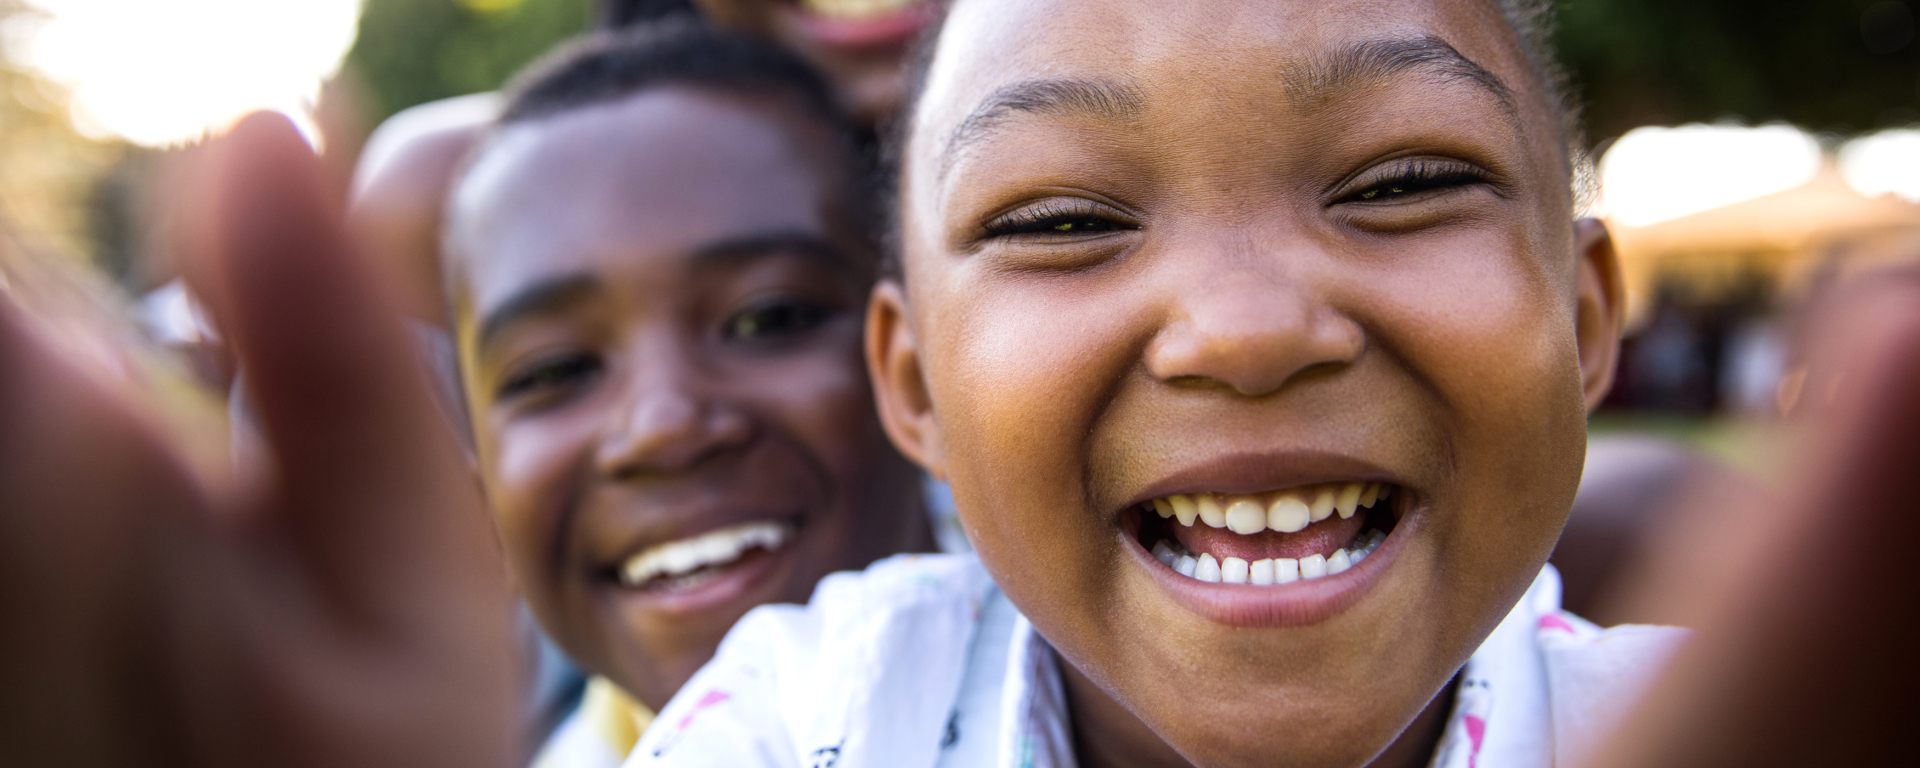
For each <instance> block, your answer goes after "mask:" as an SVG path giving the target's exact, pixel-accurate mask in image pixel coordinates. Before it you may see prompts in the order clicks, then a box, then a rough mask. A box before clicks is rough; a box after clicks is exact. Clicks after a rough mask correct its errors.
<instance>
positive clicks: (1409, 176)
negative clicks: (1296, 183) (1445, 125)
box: [1334, 160, 1489, 203]
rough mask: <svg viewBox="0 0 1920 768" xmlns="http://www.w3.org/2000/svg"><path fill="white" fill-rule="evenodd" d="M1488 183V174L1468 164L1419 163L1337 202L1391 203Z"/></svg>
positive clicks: (1414, 163)
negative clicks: (1430, 192) (1428, 193)
mask: <svg viewBox="0 0 1920 768" xmlns="http://www.w3.org/2000/svg"><path fill="white" fill-rule="evenodd" d="M1488 181H1489V179H1488V177H1487V174H1486V172H1484V171H1481V170H1480V169H1478V168H1475V167H1474V166H1472V165H1470V164H1467V163H1461V162H1450V161H1432V160H1417V161H1414V162H1411V163H1407V164H1405V165H1402V166H1399V167H1398V168H1395V169H1393V170H1391V171H1388V172H1387V173H1386V174H1385V175H1384V177H1383V178H1379V179H1377V180H1375V181H1374V182H1372V183H1370V184H1368V185H1366V186H1364V187H1361V188H1360V189H1359V190H1357V191H1355V192H1353V193H1351V194H1348V195H1346V196H1345V197H1342V198H1340V199H1338V200H1335V201H1334V202H1335V203H1380V202H1389V201H1393V200H1397V199H1403V198H1406V197H1411V196H1413V195H1417V194H1420V193H1422V192H1428V191H1432V190H1436V189H1455V188H1459V187H1466V186H1471V185H1474V184H1485V183H1487V182H1488Z"/></svg>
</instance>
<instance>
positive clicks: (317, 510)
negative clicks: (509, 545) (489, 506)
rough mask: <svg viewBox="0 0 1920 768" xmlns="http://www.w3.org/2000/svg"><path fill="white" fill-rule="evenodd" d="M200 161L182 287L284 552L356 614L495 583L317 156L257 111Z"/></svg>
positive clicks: (426, 404)
mask: <svg viewBox="0 0 1920 768" xmlns="http://www.w3.org/2000/svg"><path fill="white" fill-rule="evenodd" d="M212 155H213V157H212V158H211V159H210V161H209V165H210V170H209V179H208V182H207V186H208V191H207V192H206V195H207V203H208V206H207V207H206V208H205V210H204V212H203V213H201V215H203V216H204V217H205V218H204V219H203V220H202V221H201V222H200V223H198V224H196V225H193V226H191V227H190V229H192V230H194V231H196V232H199V233H201V234H200V235H199V236H198V237H196V238H195V239H196V240H198V241H200V242H202V243H205V248H204V249H203V251H204V252H203V253H200V254H195V255H194V256H195V257H196V258H198V259H199V262H198V263H197V264H195V265H194V268H193V270H192V271H191V274H192V275H193V279H194V282H195V283H196V287H197V288H198V290H199V291H200V293H201V294H202V295H203V296H204V297H205V298H206V300H207V303H208V304H209V305H210V306H211V308H212V309H213V311H214V312H215V314H216V315H217V316H218V317H219V320H220V324H221V326H222V327H223V328H225V329H226V331H227V334H228V336H229V340H230V342H231V344H232V345H233V348H234V351H235V353H236V357H237V359H238V360H239V362H240V365H241V367H242V368H243V369H244V371H245V372H246V378H247V380H248V382H249V390H250V391H249V394H250V396H251V398H252V402H253V403H254V405H255V407H256V408H257V411H258V416H259V420H260V424H261V427H262V429H263V431H264V432H265V434H266V437H267V442H268V444H269V445H270V446H271V449H272V454H273V455H272V459H273V463H274V466H275V471H276V474H277V475H278V477H279V480H280V482H279V484H278V497H279V500H280V504H279V505H280V506H281V507H283V508H284V510H285V514H284V519H283V520H282V521H280V522H282V523H284V524H285V525H286V526H287V527H288V532H289V539H290V543H291V545H292V546H293V547H294V548H295V550H296V551H299V552H302V553H304V554H305V555H307V558H308V560H309V562H310V564H311V565H312V566H314V567H316V568H318V569H320V570H321V571H322V575H323V576H324V578H323V579H321V582H322V583H324V584H327V585H330V586H331V587H332V588H334V589H336V590H338V591H339V593H340V594H339V596H340V597H341V598H342V599H343V600H344V601H345V602H346V604H347V605H351V606H355V607H357V608H362V609H369V610H374V611H380V612H393V611H403V610H406V609H407V607H405V606H401V605H398V604H397V603H396V601H395V600H393V599H392V597H393V594H394V592H395V590H397V589H405V588H408V586H409V585H415V584H419V583H421V582H422V581H423V580H424V581H427V582H432V583H434V584H435V585H439V584H445V583H448V581H449V580H451V581H452V582H453V583H456V584H465V585H471V587H473V588H478V587H479V586H480V585H482V584H485V583H487V582H488V581H490V580H497V579H498V576H497V574H492V573H489V571H490V570H492V569H493V565H492V564H491V562H490V561H489V560H488V555H490V550H491V534H490V532H489V530H488V528H487V520H486V518H485V516H484V514H483V512H482V509H481V507H480V502H479V499H478V496H477V491H476V489H475V488H474V485H473V483H472V482H471V480H470V478H468V477H467V476H466V474H465V473H464V472H463V471H462V469H461V464H460V462H459V461H458V458H457V453H456V451H455V448H454V443H453V441H452V440H451V437H450V435H448V434H447V432H446V429H445V426H444V425H443V424H442V423H440V421H438V420H437V419H436V415H435V414H436V412H435V411H434V405H433V402H432V401H431V399H430V396H429V393H428V389H427V387H426V383H425V381H424V379H423V377H422V375H421V371H420V370H419V368H418V366H417V365H416V364H415V361H414V357H413V355H412V353H411V351H410V349H409V347H408V345H407V340H406V336H405V334H404V329H403V327H402V325H401V324H400V321H399V317H398V314H397V312H396V311H395V310H394V308H393V306H392V304H391V301H390V300H389V299H388V298H387V296H386V294H385V292H384V291H382V290H381V286H380V285H379V284H378V283H377V280H376V278H375V273H374V272H373V271H372V270H371V269H370V268H369V265H367V264H365V263H364V262H363V261H362V260H361V259H360V258H359V257H358V255H357V254H356V253H355V251H354V248H353V247H352V243H351V240H350V238H349V236H348V234H347V232H346V229H345V227H344V225H343V223H342V220H343V219H342V214H341V211H340V206H339V205H338V203H337V202H336V201H335V200H334V199H333V198H332V197H331V194H330V192H329V191H328V189H329V188H328V186H327V184H326V183H325V178H324V176H323V172H322V169H321V168H320V166H319V163H318V161H317V159H316V158H315V157H314V156H313V154H312V152H311V151H310V150H309V149H308V148H307V146H306V145H305V143H304V142H302V140H301V139H300V137H299V135H298V134H297V133H296V132H295V131H294V129H293V126H292V125H291V124H290V123H289V122H288V121H287V120H285V119H284V118H281V117H279V116H275V115H264V114H263V115H255V116H253V117H249V118H247V119H245V120H244V121H242V122H241V123H240V124H239V125H238V126H236V127H235V129H234V130H233V131H232V133H231V134H230V135H229V136H227V137H226V138H224V139H223V140H222V141H221V143H220V145H219V146H218V147H216V149H215V151H214V152H213V153H212ZM489 577H491V578H489Z"/></svg>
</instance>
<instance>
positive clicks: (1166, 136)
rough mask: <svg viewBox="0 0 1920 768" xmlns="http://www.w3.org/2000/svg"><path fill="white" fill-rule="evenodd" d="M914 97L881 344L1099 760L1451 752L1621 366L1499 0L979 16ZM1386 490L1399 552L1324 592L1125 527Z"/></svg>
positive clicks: (1561, 163) (1587, 236) (1598, 240)
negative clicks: (1473, 676)
mask: <svg viewBox="0 0 1920 768" xmlns="http://www.w3.org/2000/svg"><path fill="white" fill-rule="evenodd" d="M1416 60H1417V61H1416ZM1423 62H1424V63H1423ZM1198 83H1206V84H1207V85H1206V87H1204V88H1201V87H1197V85H1196V84H1198ZM1036 84H1038V85H1036ZM915 110H916V111H915V113H914V130H913V132H912V134H911V136H910V138H909V144H908V147H907V149H906V152H905V167H904V169H903V177H902V200H901V216H902V222H903V241H904V255H903V258H904V269H905V281H904V283H901V282H891V281H888V282H883V283H881V284H880V285H879V286H878V287H877V288H876V290H875V293H874V301H873V308H872V309H871V311H870V314H869V318H868V323H869V326H868V327H869V342H868V362H869V366H870V368H871V370H872V371H873V375H874V377H875V379H876V382H877V387H878V391H879V396H880V404H881V410H882V413H883V416H884V418H885V420H886V423H887V427H888V429H889V432H890V433H891V434H892V435H893V436H894V438H895V442H896V443H897V444H898V445H899V446H900V447H901V449H902V450H903V451H904V452H906V453H907V454H908V455H909V456H911V457H913V458H914V459H915V460H917V461H919V462H921V463H922V464H923V465H924V466H926V467H927V468H928V469H929V470H930V471H932V472H933V473H935V474H936V475H938V476H940V477H943V478H945V479H947V480H949V481H950V482H951V483H952V487H953V490H954V494H955V498H956V500H957V501H958V503H959V507H960V510H961V513H962V516H963V520H964V521H965V522H966V524H967V527H968V530H969V532H970V533H971V535H972V536H973V539H974V542H975V546H976V547H977V549H978V551H979V553H980V557H981V559H982V561H983V562H984V563H985V564H986V566H987V568H988V569H989V570H990V571H991V572H992V573H993V575H994V577H995V579H996V581H997V582H998V583H999V584H1000V585H1001V586H1002V587H1003V588H1004V589H1005V590H1006V592H1007V594H1008V596H1009V597H1010V598H1012V599H1013V601H1014V602H1015V604H1017V605H1018V606H1020V608H1021V609H1022V611H1023V612H1024V613H1025V614H1026V615H1027V616H1028V617H1030V618H1031V619H1032V621H1033V622H1034V626H1035V627H1036V628H1037V629H1038V630H1039V631H1040V632H1041V634H1043V635H1044V636H1046V638H1047V639H1048V640H1049V641H1050V642H1052V644H1053V645H1054V646H1055V647H1056V648H1057V649H1058V650H1059V651H1060V653H1061V654H1062V655H1063V656H1064V658H1065V659H1066V660H1067V661H1068V662H1069V663H1070V664H1071V665H1072V667H1073V668H1074V670H1075V671H1074V672H1073V673H1070V674H1068V675H1067V676H1066V681H1067V685H1068V690H1069V691H1070V694H1069V695H1070V696H1071V697H1072V699H1073V701H1074V702H1075V705H1076V706H1075V708H1074V718H1075V724H1074V727H1075V731H1076V733H1077V734H1079V735H1080V737H1081V738H1080V739H1079V743H1080V744H1081V751H1082V757H1083V758H1084V759H1085V760H1086V762H1087V764H1088V765H1091V766H1103V765H1119V764H1127V765H1186V764H1189V763H1192V764H1199V765H1208V766H1238V765H1246V766H1252V765H1263V766H1271V765H1302V766H1307V765H1311V766H1334V765H1345V766H1358V765H1365V764H1368V763H1370V762H1372V761H1375V760H1376V758H1378V759H1379V760H1380V762H1379V763H1378V764H1381V765H1415V764H1421V763H1424V761H1426V760H1427V759H1428V756H1429V755H1430V754H1431V752H1432V747H1433V744H1434V740H1435V739H1436V738H1437V737H1438V728H1437V727H1436V726H1435V721H1436V720H1438V719H1439V718H1440V716H1441V715H1443V714H1444V710H1445V706H1446V703H1447V701H1448V700H1447V699H1445V698H1439V699H1436V696H1437V695H1438V694H1440V693H1441V692H1442V690H1443V687H1444V686H1446V685H1447V683H1448V681H1449V680H1450V679H1451V678H1452V677H1453V675H1454V674H1455V672H1456V670H1458V669H1459V668H1460V666H1461V664H1462V663H1463V662H1465V660H1466V659H1467V657H1468V656H1469V655H1470V654H1471V653H1472V652H1473V651H1474V649H1475V648H1477V647H1478V646H1479V644H1480V642H1481V641H1482V640H1483V639H1484V638H1485V636H1486V635H1487V633H1488V632H1489V631H1490V630H1491V629H1492V628H1493V627H1494V626H1495V625H1496V624H1497V623H1498V622H1499V621H1500V619H1501V618H1503V617H1504V616H1505V615H1506V613H1507V612H1508V610H1509V609H1510V608H1511V606H1512V605H1513V604H1514V601H1515V600H1516V599H1517V598H1518V597H1519V595H1520V594H1521V593H1522V592H1523V591H1524V590H1525V589H1526V588H1527V586H1528V584H1529V583H1531V582H1532V581H1533V579H1534V577H1535V575H1536V574H1537V573H1538V572H1539V570H1540V567H1541V565H1542V564H1543V563H1544V562H1545V560H1546V557H1547V554H1548V552H1549V551H1550V550H1551V548H1552V546H1553V543H1554V541H1555V539H1556V537H1557V536H1558V535H1559V532H1560V529H1561V526H1562V525H1563V524H1564V521H1565V517H1566V514H1567V509H1568V507H1569V505H1570V503H1571V501H1572V499H1573V495H1574V491H1575V488H1576V486H1577V485H1578V483H1579V477H1580V471H1581V461H1582V457H1583V453H1584V449H1585V437H1586V434H1585V417H1586V413H1587V411H1588V409H1589V408H1591V407H1592V406H1593V405H1594V404H1595V403H1597V402H1598V401H1599V399H1600V398H1601V397H1602V396H1603V395H1604V393H1605V392H1606V389H1607V387H1608V385H1609V383H1610V380H1611V375H1612V369H1613V360H1614V356H1615V354H1616V351H1617V340H1616V337H1617V329H1618V323H1619V313H1618V307H1619V283H1618V278H1617V271H1616V265H1615V263H1614V256H1613V250H1612V247H1611V245H1610V242H1609V240H1608V238H1607V236H1606V233H1605V231H1604V229H1603V228H1601V227H1600V226H1599V225H1598V224H1597V223H1595V222H1591V221H1582V222H1576V221H1575V220H1574V218H1573V216H1572V214H1571V211H1572V209H1573V204H1572V200H1571V199H1570V198H1571V193H1570V188H1571V184H1570V179H1569V176H1568V170H1567V162H1566V158H1565V154H1564V152H1563V149H1562V144H1561V143H1560V142H1561V139H1562V137H1561V135H1560V133H1559V131H1558V129H1557V125H1558V123H1557V113H1556V112H1555V111H1554V109H1553V108H1552V107H1551V105H1550V101H1549V99H1548V98H1547V95H1546V94H1545V93H1543V92H1542V89H1541V87H1540V85H1539V82H1538V80H1537V78H1536V77H1535V75H1534V73H1533V71H1532V70H1531V68H1530V67H1529V66H1528V65H1527V64H1526V62H1525V60H1524V56H1523V54H1522V53H1521V51H1520V49H1519V47H1518V45H1517V43H1516V42H1515V41H1514V40H1513V39H1512V37H1511V35H1510V33H1509V32H1508V31H1507V27H1506V26H1505V25H1504V23H1503V22H1502V21H1501V20H1500V19H1499V17H1498V16H1497V14H1496V12H1495V11H1494V10H1493V8H1491V7H1490V5H1489V4H1484V3H1481V2H1474V1H1472V0H1459V1H1452V0H1431V1H1429V2H1415V3H1405V2H1396V3H1387V2H1372V1H1368V0H1335V1H1331V2H1328V1H1321V2H1303V1H1296V2H1280V3H1261V4H1244V3H1231V2H1220V3H1201V4H1197V5H1196V4H1183V5H1180V6H1178V7H1170V6H1168V5H1166V4H1164V3H1155V2H1147V1H1146V0H1142V1H1141V2H1122V3H1098V4H1092V3H1069V2H1058V3H1013V2H997V1H996V0H980V1H979V2H972V1H971V0H969V1H966V2H961V3H959V4H957V5H956V6H955V7H954V8H953V9H952V11H951V15H950V17H949V19H948V21H947V26H946V28H945V29H944V30H943V33H942V36H941V39H940V42H939V47H938V49H937V53H936V55H935V59H934V61H933V63H932V67H931V69H930V73H929V76H928V81H927V84H926V90H925V94H924V96H923V97H922V100H921V101H920V102H919V104H918V105H917V106H916V108H915ZM1359 480H1371V481H1386V482H1391V483H1393V484H1395V485H1397V486H1398V487H1399V488H1401V489H1403V493H1404V494H1405V496H1406V497H1407V498H1408V499H1409V500H1410V501H1409V502H1408V506H1406V507H1405V508H1403V509H1402V510H1401V511H1400V512H1398V513H1397V514H1398V515H1399V520H1398V525H1397V527H1396V528H1395V530H1394V532H1393V534H1392V537H1390V539H1389V544H1388V545H1387V546H1386V547H1383V549H1382V551H1383V552H1389V551H1390V548H1391V547H1396V546H1397V547H1398V549H1397V550H1391V553H1390V554H1386V555H1383V556H1377V559H1369V560H1368V562H1367V564H1366V567H1365V568H1356V569H1355V570H1354V571H1351V572H1348V573H1346V574H1341V575H1340V576H1339V577H1334V578H1330V579H1328V580H1326V581H1323V582H1315V584H1317V585H1318V586H1314V587H1304V586H1300V585H1291V586H1289V587H1286V588H1279V587H1276V588H1270V589H1267V590H1266V591H1263V592H1260V593H1259V595H1258V596H1253V593H1252V592H1250V591H1248V590H1249V589H1250V588H1248V587H1245V586H1240V585H1199V582H1193V581H1192V580H1187V581H1186V582H1184V583H1186V584H1191V585H1199V586H1181V584H1182V582H1177V581H1176V580H1177V579H1179V578H1180V577H1178V576H1177V575H1171V572H1170V571H1167V569H1166V568H1165V567H1164V566H1161V565H1160V564H1159V563H1158V562H1156V561H1154V560H1152V559H1151V557H1150V556H1146V555H1145V549H1144V548H1145V546H1146V545H1147V544H1150V543H1151V542H1144V543H1143V542H1141V541H1139V540H1138V539H1137V538H1136V536H1135V534H1134V533H1133V531H1134V530H1135V529H1134V527H1133V526H1136V525H1139V524H1140V523H1139V521H1138V518H1137V515H1138V514H1139V513H1138V505H1139V504H1140V503H1141V502H1143V501H1145V500H1147V499H1150V498H1154V497H1158V496H1162V495H1165V494H1167V493H1186V492H1192V491H1219V492H1223V493H1253V492H1262V491H1267V490H1278V489H1283V488H1288V487H1292V486H1294V485H1304V484H1308V483H1315V482H1342V481H1359ZM1396 541H1397V544H1396V543H1395V542H1396ZM1288 595H1291V596H1288ZM1221 606H1224V607H1221ZM1171 670H1178V671H1179V673H1178V675H1177V681H1178V684H1172V682H1173V678H1175V677H1176V676H1174V675H1171V674H1170V671H1171ZM1102 700H1107V701H1110V702H1112V703H1111V704H1103V703H1101V702H1102ZM1436 701H1437V702H1438V703H1437V704H1436V705H1435V706H1434V707H1433V708H1431V709H1430V708H1429V703H1430V702H1436ZM1423 711H1425V712H1428V715H1427V717H1428V719H1426V720H1423V721H1421V725H1420V726H1418V727H1409V726H1410V724H1412V723H1414V722H1415V720H1416V718H1418V717H1420V716H1421V714H1422V712H1423ZM1107 744H1112V745H1123V746H1124V749H1125V752H1124V753H1123V755H1121V754H1108V753H1105V752H1104V751H1103V750H1102V749H1101V746H1102V745H1107ZM1156 745H1157V747H1156Z"/></svg>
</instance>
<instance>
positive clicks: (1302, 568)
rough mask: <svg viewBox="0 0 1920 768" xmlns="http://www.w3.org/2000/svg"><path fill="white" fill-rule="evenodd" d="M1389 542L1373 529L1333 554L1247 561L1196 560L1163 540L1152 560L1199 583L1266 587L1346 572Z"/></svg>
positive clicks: (1156, 545) (1203, 555) (1202, 556)
mask: <svg viewBox="0 0 1920 768" xmlns="http://www.w3.org/2000/svg"><path fill="white" fill-rule="evenodd" d="M1386 540H1387V534H1385V533H1384V532H1381V531H1380V530H1378V529H1374V530H1371V531H1368V532H1367V533H1365V534H1362V535H1361V536H1359V537H1358V538H1355V539H1354V540H1353V543H1351V544H1348V545H1347V546H1345V547H1342V548H1340V549H1336V550H1334V551H1333V554H1331V555H1318V554H1314V555H1308V556H1306V557H1303V558H1300V559H1298V560H1295V559H1293V558H1291V557H1276V558H1273V559H1271V560H1254V561H1252V562H1248V561H1246V560H1243V559H1241V558H1238V557H1222V558H1215V557H1214V556H1213V555H1212V554H1211V553H1206V552H1202V553H1201V554H1200V555H1199V556H1198V557H1195V556H1194V555H1192V554H1189V553H1187V552H1186V551H1185V550H1184V549H1183V548H1182V547H1181V546H1180V544H1179V543H1178V542H1173V541H1169V540H1167V539H1161V540H1160V541H1158V542H1155V543H1154V545H1153V557H1154V559H1155V560H1159V561H1160V562H1161V563H1162V564H1164V565H1166V566H1167V567H1168V568H1171V569H1173V571H1174V572H1175V573H1178V574H1180V575H1182V576H1186V577H1189V578H1193V579H1198V580H1200V581H1205V582H1209V583H1226V584H1252V585H1254V586H1259V587H1266V586H1274V585H1279V584H1291V583H1293V582H1296V581H1301V580H1312V579H1319V578H1324V577H1327V576H1332V575H1334V574H1338V573H1343V572H1345V571H1347V570H1348V569H1350V568H1352V567H1354V566H1356V565H1359V564H1360V561H1362V560H1365V559H1367V556H1368V555H1371V554H1373V551H1374V550H1375V549H1379V548H1380V544H1381V543H1382V542H1385V541H1386Z"/></svg>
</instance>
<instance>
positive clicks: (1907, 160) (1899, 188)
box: [1840, 128, 1920, 203]
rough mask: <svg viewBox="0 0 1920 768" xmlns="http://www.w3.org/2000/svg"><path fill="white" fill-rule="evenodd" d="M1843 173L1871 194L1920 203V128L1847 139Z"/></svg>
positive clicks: (1861, 190)
mask: <svg viewBox="0 0 1920 768" xmlns="http://www.w3.org/2000/svg"><path fill="white" fill-rule="evenodd" d="M1840 175H1841V177H1842V178H1845V179H1846V180H1847V185H1848V186H1851V187H1853V188H1854V190H1856V191H1858V192H1859V193H1860V194H1863V195H1866V196H1868V197H1879V196H1881V195H1894V196H1896V197H1899V198H1900V199H1902V200H1905V201H1907V202H1910V203H1920V130H1915V129H1912V128H1905V129H1899V130H1891V131H1881V132H1879V133H1876V134H1873V135H1871V136H1862V137H1860V138H1858V139H1854V140H1853V141H1850V142H1847V145H1846V146H1844V147H1841V148H1840Z"/></svg>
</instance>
